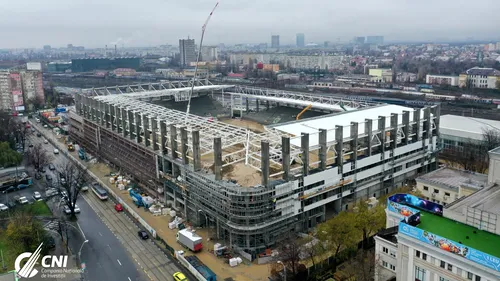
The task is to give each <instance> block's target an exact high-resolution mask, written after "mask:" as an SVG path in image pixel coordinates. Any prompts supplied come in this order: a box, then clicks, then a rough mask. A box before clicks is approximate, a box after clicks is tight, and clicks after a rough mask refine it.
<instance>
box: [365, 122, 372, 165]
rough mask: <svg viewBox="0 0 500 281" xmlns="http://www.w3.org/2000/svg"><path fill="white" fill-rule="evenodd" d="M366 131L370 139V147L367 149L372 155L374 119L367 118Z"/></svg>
mask: <svg viewBox="0 0 500 281" xmlns="http://www.w3.org/2000/svg"><path fill="white" fill-rule="evenodd" d="M365 132H366V134H367V135H368V137H367V138H368V141H367V144H366V146H367V147H368V149H367V150H366V151H367V153H368V156H372V152H373V151H372V139H373V120H372V119H365Z"/></svg>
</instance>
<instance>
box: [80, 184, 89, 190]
mask: <svg viewBox="0 0 500 281" xmlns="http://www.w3.org/2000/svg"><path fill="white" fill-rule="evenodd" d="M80 191H89V186H88V185H84V186H82V187H81V188H80Z"/></svg>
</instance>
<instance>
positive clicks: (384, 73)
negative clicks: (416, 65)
mask: <svg viewBox="0 0 500 281" xmlns="http://www.w3.org/2000/svg"><path fill="white" fill-rule="evenodd" d="M368 75H370V76H372V82H378V83H392V69H390V68H372V69H370V70H369V71H368Z"/></svg>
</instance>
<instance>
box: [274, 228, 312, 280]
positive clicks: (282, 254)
mask: <svg viewBox="0 0 500 281" xmlns="http://www.w3.org/2000/svg"><path fill="white" fill-rule="evenodd" d="M304 248H305V247H304V241H303V240H301V239H300V238H299V237H296V236H293V235H289V236H288V237H287V238H285V239H284V240H283V241H281V242H280V244H279V245H278V248H277V251H278V255H277V256H276V258H275V260H276V262H277V261H281V262H282V263H283V264H284V266H285V267H286V270H285V271H284V272H286V274H287V276H288V275H290V279H291V280H294V279H295V277H296V276H297V273H298V272H299V268H300V258H301V256H302V255H303V251H304Z"/></svg>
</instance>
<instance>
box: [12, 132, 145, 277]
mask: <svg viewBox="0 0 500 281" xmlns="http://www.w3.org/2000/svg"><path fill="white" fill-rule="evenodd" d="M43 140H44V138H43V137H37V136H36V134H33V135H30V136H29V139H28V143H31V144H33V145H37V144H39V143H41V144H42V145H43V147H44V148H45V149H46V150H47V152H48V153H49V154H50V155H53V160H52V162H51V163H52V164H53V165H54V166H55V167H56V169H57V168H58V167H61V166H62V165H64V164H65V163H67V161H69V160H68V159H67V158H66V157H65V156H64V155H62V154H58V155H54V154H53V151H54V147H53V146H52V145H51V144H50V143H48V144H44V143H43ZM27 149H29V148H28V147H27ZM32 173H33V172H31V174H32ZM31 174H30V175H31ZM46 174H50V175H52V178H53V183H49V182H47V181H46V179H45V175H46ZM42 175H43V178H42V179H39V180H35V179H34V178H33V179H34V185H33V186H32V187H30V188H27V189H23V190H20V191H16V192H12V193H9V194H8V196H9V197H10V198H13V196H16V195H19V196H26V197H27V198H31V197H32V195H33V192H34V191H40V193H41V194H42V196H45V188H46V186H47V185H52V186H54V184H56V179H57V176H58V175H57V171H50V170H49V169H48V168H46V172H45V173H43V174H42ZM57 199H58V198H54V199H51V200H49V202H48V203H49V204H51V205H52V206H57V205H59V206H60V208H59V210H61V209H62V206H63V204H59V202H58V200H57ZM31 200H33V199H31ZM77 205H78V206H79V207H80V210H81V212H80V214H77V217H78V221H77V223H78V225H77V226H78V228H77V227H74V228H71V231H70V232H69V236H70V238H69V246H70V248H71V250H72V252H73V254H75V255H78V251H79V250H80V248H82V250H81V261H82V262H84V263H85V266H86V270H85V273H84V279H85V280H88V281H101V280H125V281H127V280H128V281H146V280H148V278H147V275H146V274H145V273H144V272H143V271H142V270H141V269H140V268H139V267H138V266H137V265H136V264H135V263H134V261H133V260H132V259H131V258H130V256H129V255H128V254H127V250H126V249H125V248H124V246H123V245H122V244H121V243H120V241H119V240H118V239H117V237H116V236H115V235H114V234H113V233H112V232H111V231H110V229H109V228H108V227H107V226H106V225H105V224H104V223H103V222H102V221H101V219H100V218H99V216H98V215H97V214H96V212H95V211H94V210H93V209H92V207H90V205H89V204H88V203H87V201H86V200H85V199H83V197H80V198H79V199H78V200H77ZM55 208H56V209H57V207H55ZM82 232H83V234H82ZM86 239H87V240H88V243H85V244H84V245H83V247H82V243H83V241H85V240H86Z"/></svg>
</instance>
